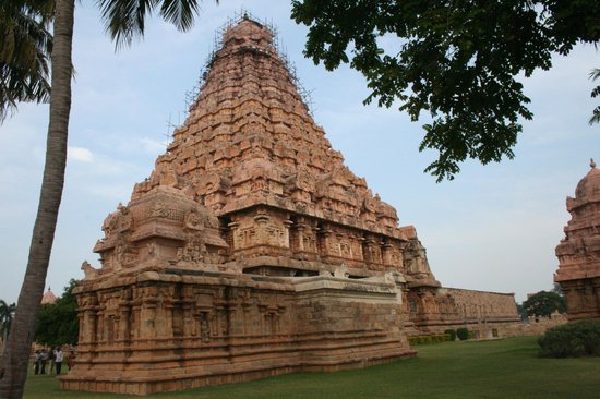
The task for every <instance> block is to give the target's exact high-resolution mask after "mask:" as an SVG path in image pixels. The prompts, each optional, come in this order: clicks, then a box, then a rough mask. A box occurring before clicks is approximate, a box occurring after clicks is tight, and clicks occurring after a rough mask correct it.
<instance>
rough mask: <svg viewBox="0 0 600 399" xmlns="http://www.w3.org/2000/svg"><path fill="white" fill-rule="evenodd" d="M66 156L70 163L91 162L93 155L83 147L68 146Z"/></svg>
mask: <svg viewBox="0 0 600 399" xmlns="http://www.w3.org/2000/svg"><path fill="white" fill-rule="evenodd" d="M68 154H69V160H71V161H81V162H92V161H93V160H94V154H92V152H91V151H90V150H88V149H87V148H85V147H71V146H69V152H68Z"/></svg>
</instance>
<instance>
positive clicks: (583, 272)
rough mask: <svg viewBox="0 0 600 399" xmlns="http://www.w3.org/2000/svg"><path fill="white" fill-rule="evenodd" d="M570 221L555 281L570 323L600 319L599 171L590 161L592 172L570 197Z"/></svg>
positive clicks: (560, 250) (557, 249)
mask: <svg viewBox="0 0 600 399" xmlns="http://www.w3.org/2000/svg"><path fill="white" fill-rule="evenodd" d="M567 211H568V212H569V213H570V214H571V220H569V222H568V223H567V225H566V226H565V229H564V230H565V238H564V239H563V240H562V241H561V243H560V244H558V245H557V246H556V256H557V257H558V260H559V262H560V265H559V268H558V270H557V271H556V274H555V275H554V281H556V282H558V283H560V285H561V286H562V289H563V291H564V293H565V297H566V299H567V317H568V319H569V320H578V319H589V318H598V317H600V170H599V169H598V168H597V166H596V162H594V160H590V171H589V172H588V173H587V175H586V176H585V177H584V178H583V179H581V180H580V181H579V183H578V184H577V188H576V190H575V197H570V196H569V197H567Z"/></svg>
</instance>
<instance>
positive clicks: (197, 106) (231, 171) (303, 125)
mask: <svg viewBox="0 0 600 399" xmlns="http://www.w3.org/2000/svg"><path fill="white" fill-rule="evenodd" d="M102 230H103V232H104V238H102V239H101V240H99V241H98V242H97V243H96V245H95V247H94V251H95V252H96V253H98V254H99V256H100V265H99V267H94V266H92V265H90V264H89V263H87V262H84V264H83V265H82V269H83V271H84V273H85V278H84V279H83V280H82V281H81V282H80V283H79V284H78V286H77V288H76V289H75V291H74V292H75V294H76V297H77V301H78V305H79V317H80V321H81V330H80V339H79V349H78V350H79V353H78V357H77V363H76V365H75V367H74V368H73V370H72V371H71V372H70V373H69V374H68V375H67V376H63V377H61V384H62V387H63V388H67V389H82V390H95V391H110V392H120V393H129V394H137V395H145V394H150V393H152V392H156V391H162V390H175V389H186V388H192V387H197V386H202V385H206V384H216V383H228V382H237V381H243V380H248V379H252V378H259V377H264V376H271V375H277V374H282V373H290V372H297V371H334V370H339V369H343V368H348V367H362V366H366V365H371V364H377V363H381V362H387V361H390V360H394V359H399V358H405V357H412V356H415V354H416V352H415V351H414V350H411V348H410V347H409V345H408V341H407V336H408V335H420V334H434V333H441V332H443V330H444V329H445V328H449V327H452V326H469V328H471V329H473V330H476V331H477V333H478V334H480V335H481V337H492V336H498V335H501V334H502V331H503V327H506V326H509V325H511V323H514V322H515V321H516V320H518V318H517V313H516V308H515V302H514V296H513V294H498V293H489V292H478V291H468V290H457V289H450V288H442V287H441V285H440V283H439V282H438V281H436V280H435V278H434V276H433V274H432V272H431V270H430V267H429V263H428V260H427V256H426V251H425V249H424V247H423V246H422V244H421V242H420V241H419V238H418V237H417V233H416V229H415V228H414V227H412V226H408V227H399V225H398V217H397V214H396V210H395V209H394V208H393V207H392V206H390V205H388V204H386V203H385V202H383V201H382V200H381V198H380V197H379V196H378V195H373V194H372V192H371V191H370V190H369V188H368V186H367V183H366V181H365V180H364V179H362V178H359V177H357V176H356V175H354V174H353V173H352V172H351V171H350V170H349V169H348V168H347V167H346V166H345V165H344V158H343V157H342V154H340V153H339V152H338V151H336V150H334V149H333V148H332V147H331V145H330V143H329V141H328V140H327V139H326V138H325V133H324V131H323V128H321V127H320V126H318V125H316V124H315V122H314V121H313V119H312V117H311V115H310V113H309V109H308V107H307V105H306V104H305V103H304V102H303V99H302V97H301V96H300V95H299V92H298V88H297V86H296V84H295V77H294V76H293V75H291V74H290V72H289V70H288V68H287V64H286V62H285V61H284V60H283V59H282V57H280V55H279V54H278V51H277V49H276V48H275V46H274V45H273V33H272V30H271V29H269V27H267V26H265V25H262V24H260V23H258V22H255V21H253V20H252V19H250V18H248V17H247V16H244V17H243V18H241V19H240V20H239V21H238V22H236V23H235V24H232V25H230V26H229V27H228V28H227V30H226V32H225V34H224V36H223V45H222V47H221V48H220V49H218V51H216V52H215V53H214V56H213V57H212V58H211V60H210V62H209V65H208V70H207V72H206V74H205V76H204V85H203V87H202V89H201V92H200V94H199V96H198V97H197V99H196V100H195V102H194V103H193V104H192V105H191V107H190V110H189V117H188V118H187V120H186V121H185V122H184V123H183V125H182V126H180V127H179V128H178V129H177V130H176V131H175V132H174V134H173V141H172V143H171V144H170V145H169V146H168V148H167V151H166V153H165V154H164V155H161V156H159V157H158V159H157V160H156V165H155V169H154V171H153V172H152V174H151V176H150V177H149V178H148V179H146V180H145V181H143V182H140V183H138V184H136V185H135V187H134V190H133V194H132V196H131V201H130V202H129V203H128V204H127V205H126V206H123V205H119V207H118V208H117V209H116V211H115V212H113V213H111V214H110V215H108V217H107V218H106V220H105V221H104V224H103V227H102Z"/></svg>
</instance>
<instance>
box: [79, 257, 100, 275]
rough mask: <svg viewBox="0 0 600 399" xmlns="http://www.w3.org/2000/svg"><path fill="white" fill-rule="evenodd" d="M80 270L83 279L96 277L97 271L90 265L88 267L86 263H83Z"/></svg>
mask: <svg viewBox="0 0 600 399" xmlns="http://www.w3.org/2000/svg"><path fill="white" fill-rule="evenodd" d="M81 270H83V273H84V275H85V277H84V278H85V279H86V280H87V279H90V278H94V277H96V276H97V275H98V270H97V269H95V268H94V267H93V266H92V265H90V264H89V263H88V262H87V261H83V263H82V264H81Z"/></svg>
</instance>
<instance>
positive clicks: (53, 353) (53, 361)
mask: <svg viewBox="0 0 600 399" xmlns="http://www.w3.org/2000/svg"><path fill="white" fill-rule="evenodd" d="M72 352H73V351H71V354H70V355H69V369H70V368H71V366H72V359H73V358H74V356H73V353H72ZM63 358H64V355H63V351H62V349H61V348H60V347H59V348H56V349H55V348H50V350H46V349H41V350H36V351H35V357H34V360H33V367H34V373H35V374H36V375H37V374H46V371H48V374H52V373H54V366H56V375H60V372H61V370H62V363H63ZM47 367H49V370H46V368H47Z"/></svg>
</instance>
